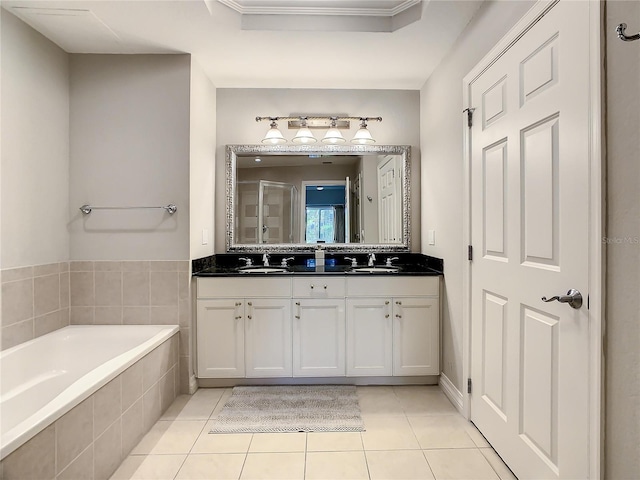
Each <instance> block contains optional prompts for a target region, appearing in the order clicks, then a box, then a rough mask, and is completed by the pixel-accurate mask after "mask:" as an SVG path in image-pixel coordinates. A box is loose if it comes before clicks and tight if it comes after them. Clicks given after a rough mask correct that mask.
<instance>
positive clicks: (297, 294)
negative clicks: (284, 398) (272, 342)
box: [293, 277, 346, 377]
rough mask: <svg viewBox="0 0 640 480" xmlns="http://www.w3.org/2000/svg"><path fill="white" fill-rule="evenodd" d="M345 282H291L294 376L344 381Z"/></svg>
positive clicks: (307, 279) (311, 279) (310, 279)
mask: <svg viewBox="0 0 640 480" xmlns="http://www.w3.org/2000/svg"><path fill="white" fill-rule="evenodd" d="M344 294H345V279H344V277H333V278H327V277H305V278H294V279H293V311H294V317H295V318H294V322H293V376H294V377H343V376H345V374H346V370H345V311H344Z"/></svg>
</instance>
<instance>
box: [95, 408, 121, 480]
mask: <svg viewBox="0 0 640 480" xmlns="http://www.w3.org/2000/svg"><path fill="white" fill-rule="evenodd" d="M93 449H94V452H95V459H94V478H95V480H108V479H109V477H111V474H112V473H113V472H115V471H116V470H117V469H118V467H119V466H120V462H122V424H121V421H120V419H119V418H118V420H117V421H115V422H114V423H112V424H111V425H110V426H109V427H108V428H107V430H105V432H104V433H103V434H102V435H101V436H99V437H98V438H96V441H95V443H94V445H93Z"/></svg>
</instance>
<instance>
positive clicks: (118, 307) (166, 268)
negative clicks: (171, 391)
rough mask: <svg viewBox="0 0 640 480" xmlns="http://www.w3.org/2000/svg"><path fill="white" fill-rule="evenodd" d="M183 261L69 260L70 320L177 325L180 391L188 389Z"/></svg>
mask: <svg viewBox="0 0 640 480" xmlns="http://www.w3.org/2000/svg"><path fill="white" fill-rule="evenodd" d="M189 266H190V265H189V261H186V260H185V261H95V262H94V261H72V262H70V263H69V270H70V272H69V282H70V289H69V290H70V310H69V314H70V324H71V325H147V324H150V325H180V391H181V392H182V393H189V388H190V387H189V381H190V378H191V377H192V375H193V373H192V372H191V368H190V365H191V364H190V358H191V337H190V335H191V331H192V328H191V299H190V298H191V297H190V288H191V287H190V284H191V276H190V273H189Z"/></svg>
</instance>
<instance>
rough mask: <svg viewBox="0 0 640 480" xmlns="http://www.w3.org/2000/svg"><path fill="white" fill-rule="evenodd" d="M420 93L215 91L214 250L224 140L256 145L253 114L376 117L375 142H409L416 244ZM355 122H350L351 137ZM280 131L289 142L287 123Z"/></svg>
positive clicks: (219, 231) (220, 216) (415, 241)
mask: <svg viewBox="0 0 640 480" xmlns="http://www.w3.org/2000/svg"><path fill="white" fill-rule="evenodd" d="M419 97H420V93H419V92H418V91H417V90H305V89H228V88H219V89H218V90H217V138H216V142H217V145H218V146H217V149H216V182H215V184H216V195H215V202H216V207H215V224H216V226H217V228H216V237H215V238H216V244H215V251H216V253H222V252H224V251H225V231H224V225H225V187H224V185H225V184H224V182H225V171H224V161H225V151H224V147H225V145H227V144H260V141H261V140H262V138H263V137H264V134H265V132H266V131H267V129H268V128H269V123H268V122H260V123H258V122H256V121H255V117H256V116H288V115H290V114H295V113H307V114H319V115H327V114H343V115H345V114H346V115H354V116H356V115H357V116H360V115H363V116H371V117H373V116H381V117H382V119H383V121H382V123H378V122H371V123H370V124H369V130H370V131H371V133H372V135H373V137H374V138H375V139H376V141H377V145H410V146H411V147H412V148H411V155H412V162H411V169H412V171H411V188H412V191H411V202H412V210H411V217H412V250H413V251H418V250H419V248H420V226H419V219H420V108H419ZM357 123H358V122H352V125H351V131H350V132H344V135H345V137H349V138H350V136H353V134H355V132H356V130H357V129H358V124H357ZM280 127H281V128H280V129H281V131H282V133H283V134H284V136H285V137H287V138H288V139H289V140H290V139H291V138H292V137H293V135H294V134H295V132H294V131H288V130H287V128H286V125H280Z"/></svg>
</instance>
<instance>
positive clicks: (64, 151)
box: [0, 10, 69, 269]
mask: <svg viewBox="0 0 640 480" xmlns="http://www.w3.org/2000/svg"><path fill="white" fill-rule="evenodd" d="M1 21H2V27H1V32H2V42H1V43H2V73H1V76H2V78H1V82H2V99H1V104H2V107H1V113H0V114H1V116H2V139H1V145H2V147H1V148H2V151H1V154H2V188H1V192H2V201H1V205H2V211H1V217H2V220H1V223H2V226H1V229H2V247H1V250H2V252H1V260H0V264H1V265H2V268H3V269H6V268H12V267H21V266H29V265H40V264H47V263H56V262H63V261H67V260H68V259H69V234H68V232H67V222H68V218H69V216H68V209H67V206H68V203H69V74H68V55H67V54H66V53H65V52H64V51H62V50H61V49H60V48H58V47H57V46H56V45H54V44H53V43H52V42H50V41H49V40H47V39H46V38H45V37H43V36H42V35H40V34H39V33H37V32H36V31H35V30H33V29H32V28H31V27H29V26H27V25H26V24H25V23H23V22H22V21H20V20H19V19H18V18H17V17H15V16H14V15H12V14H11V13H9V12H7V11H6V10H3V11H2V20H1Z"/></svg>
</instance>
